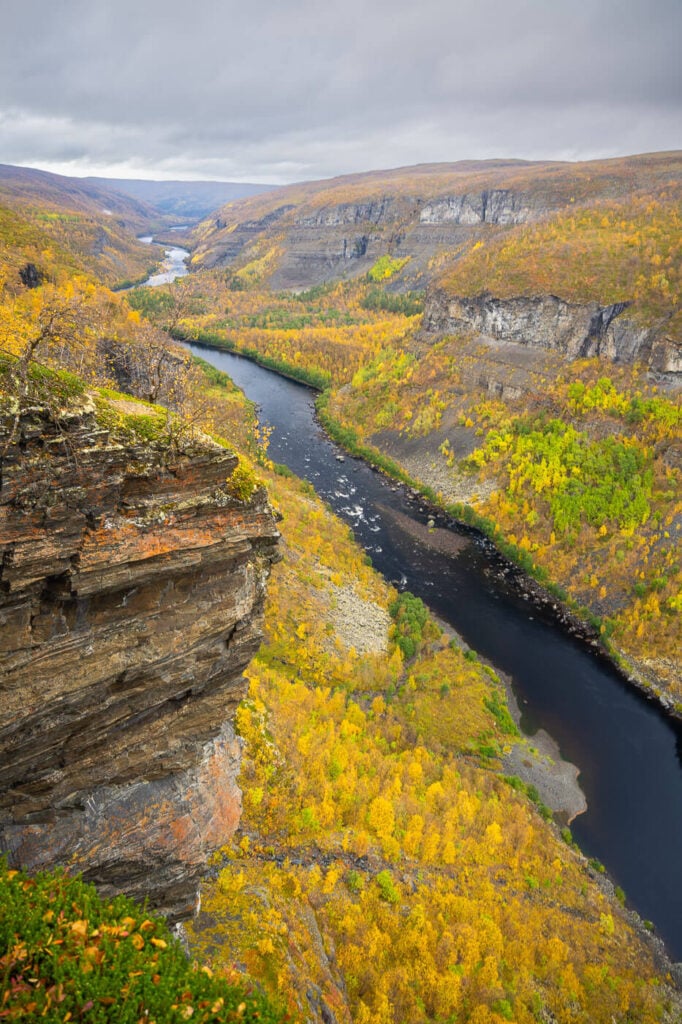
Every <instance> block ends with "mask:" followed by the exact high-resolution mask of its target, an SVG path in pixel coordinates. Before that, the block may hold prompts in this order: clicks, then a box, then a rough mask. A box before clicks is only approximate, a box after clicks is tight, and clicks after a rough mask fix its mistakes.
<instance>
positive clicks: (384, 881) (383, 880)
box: [376, 871, 400, 903]
mask: <svg viewBox="0 0 682 1024" xmlns="http://www.w3.org/2000/svg"><path fill="white" fill-rule="evenodd" d="M376 882H377V885H378V886H379V895H380V897H381V899H382V900H386V902H387V903H399V902H400V893H399V892H398V890H397V889H396V887H395V883H394V882H393V876H392V875H391V872H390V871H380V872H379V874H378V875H377V878H376Z"/></svg>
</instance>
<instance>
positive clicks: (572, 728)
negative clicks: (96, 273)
mask: <svg viewBox="0 0 682 1024" xmlns="http://www.w3.org/2000/svg"><path fill="white" fill-rule="evenodd" d="M190 349H191V351H192V352H193V354H195V355H200V356H201V358H203V359H204V360H206V361H208V362H210V363H211V364H212V365H214V366H216V367H217V368H218V369H220V370H223V371H224V372H226V373H228V374H229V375H230V377H231V378H232V379H233V380H234V381H235V383H236V384H237V385H238V386H239V387H241V388H242V389H243V390H244V392H245V393H246V395H247V396H248V397H249V398H250V399H251V400H253V401H254V402H255V403H256V404H257V406H258V408H259V415H260V420H261V423H262V424H263V425H265V426H269V427H272V428H273V430H272V436H271V440H270V447H269V455H270V457H271V458H272V459H273V460H274V461H276V462H280V463H283V464H285V465H287V466H288V467H289V468H290V469H291V470H292V471H293V472H294V473H296V474H297V475H298V476H300V477H302V478H304V479H306V480H308V481H310V483H311V484H312V485H313V486H314V488H315V490H316V491H317V493H318V494H319V495H320V496H321V497H322V498H323V499H324V500H325V501H327V502H328V503H329V505H330V506H331V507H332V508H333V509H334V511H335V512H336V513H337V514H338V515H339V516H341V517H342V518H343V519H344V520H345V521H346V522H347V523H348V524H349V526H350V527H351V528H352V530H353V532H354V534H355V536H356V538H357V540H358V542H359V543H360V544H361V545H362V546H363V547H364V549H365V550H366V551H367V552H368V554H369V555H370V556H371V558H372V561H373V563H374V565H375V566H376V568H377V569H378V570H379V571H381V572H382V573H383V575H384V576H385V577H386V578H387V579H388V580H389V581H391V582H393V583H394V584H395V585H396V586H397V587H398V588H399V589H407V590H410V591H411V592H412V593H414V594H416V595H417V596H419V597H421V598H422V599H423V600H424V601H425V603H426V604H427V605H428V607H429V608H430V609H431V610H432V611H433V612H434V613H435V614H436V615H437V616H438V617H439V618H440V619H441V621H443V622H444V623H446V624H447V625H448V626H450V627H452V628H453V629H454V630H455V631H456V632H457V633H458V634H459V636H460V637H461V638H462V639H463V640H464V642H465V643H466V644H468V645H470V646H471V647H472V648H473V649H474V650H476V651H478V652H479V653H480V654H481V655H482V656H483V657H484V658H486V659H488V660H489V661H490V662H491V663H492V664H493V665H494V666H495V667H496V668H497V669H498V671H500V672H501V673H502V674H504V675H505V676H506V677H507V678H508V679H510V680H511V685H512V688H513V692H514V695H515V698H516V701H517V703H518V706H519V708H520V710H521V715H520V725H521V729H522V731H523V732H524V733H525V735H526V736H528V737H533V736H536V735H539V734H542V733H544V732H546V733H548V734H549V735H550V736H551V737H552V739H553V740H554V741H555V743H556V744H557V745H558V749H559V751H560V753H561V757H562V758H564V759H565V760H566V761H568V762H571V763H572V764H574V765H576V766H577V768H578V769H579V772H580V775H579V783H580V787H581V789H582V791H583V793H584V797H585V801H586V804H587V809H586V810H585V812H584V813H581V814H579V815H578V816H577V817H575V819H574V820H573V822H572V824H571V830H572V833H573V837H574V839H575V840H576V841H577V842H578V843H579V845H580V847H581V849H582V850H583V852H584V853H585V854H586V855H587V856H589V857H591V858H596V859H598V860H599V861H601V862H603V863H604V865H605V866H606V868H607V869H608V872H609V874H610V875H611V877H612V878H613V880H614V882H615V884H616V885H618V886H620V887H622V889H623V890H624V891H625V893H626V896H627V901H628V905H630V906H632V907H633V908H635V909H636V910H637V912H638V913H639V914H640V915H641V916H642V918H644V919H649V920H651V921H652V922H653V923H654V924H655V927H656V931H657V934H659V935H660V937H661V938H662V939H663V940H664V942H665V943H666V946H667V948H668V951H669V953H670V955H671V956H672V958H673V959H675V960H682V893H680V889H679V886H678V873H679V864H680V860H681V859H682V813H680V812H682V727H680V725H679V724H678V723H677V722H675V721H674V720H673V719H671V718H669V717H667V716H666V715H665V713H664V712H663V710H662V709H661V708H660V707H659V706H658V705H657V704H655V703H653V702H652V701H649V700H647V699H646V698H645V697H644V696H643V695H642V694H640V693H639V692H638V691H637V690H635V689H634V688H633V687H632V686H631V685H630V684H629V683H628V682H627V681H626V680H625V679H624V678H622V676H621V675H620V674H619V673H618V672H617V670H616V669H615V668H614V667H613V666H612V665H611V664H610V663H609V661H608V660H607V659H606V658H605V657H604V656H602V655H601V654H600V653H599V652H598V651H597V650H595V649H594V648H593V647H591V646H590V644H589V643H588V642H586V641H585V640H582V639H580V638H579V637H576V636H573V635H571V634H570V633H569V632H568V631H567V629H566V628H565V626H564V625H563V624H562V623H561V621H560V616H559V615H558V613H557V611H556V610H555V609H554V608H552V606H551V603H550V604H548V605H545V606H539V605H538V604H537V603H535V602H534V601H533V600H532V598H530V597H529V595H528V593H526V592H525V591H524V588H523V586H519V581H518V574H517V573H516V571H515V570H514V569H512V568H511V567H510V566H509V565H508V564H507V563H506V562H505V561H504V560H503V559H502V558H501V557H500V556H499V555H498V554H497V552H496V551H495V549H494V548H493V547H492V545H490V544H489V542H488V541H486V540H485V539H483V538H481V537H480V536H478V535H476V534H474V533H472V532H471V531H469V530H466V528H463V529H462V530H460V529H459V528H458V527H457V525H456V524H455V523H453V522H452V521H450V520H448V519H447V518H446V517H444V516H439V515H438V514H436V513H434V512H433V510H431V509H428V508H426V507H425V506H424V505H423V502H422V501H421V500H420V498H419V497H418V496H415V495H414V494H413V493H411V492H409V491H407V490H406V489H405V488H403V487H400V486H398V485H396V484H395V483H394V482H393V481H391V480H389V479H388V478H386V477H384V476H383V475H382V474H380V473H378V472H376V471H375V470H373V469H371V468H370V467H369V466H368V465H366V464H365V463H363V462H362V461H361V460H359V459H355V458H352V457H350V456H348V455H346V454H345V453H343V452H342V450H341V449H339V448H338V447H337V446H335V445H334V444H332V443H331V442H330V441H329V440H328V438H327V437H326V436H325V434H324V432H323V431H322V429H321V427H320V426H319V424H318V422H317V420H316V418H315V410H314V394H313V392H312V391H311V390H310V389H309V388H307V387H305V386H304V385H301V384H298V383H297V382H295V381H291V380H288V379H285V378H283V377H281V376H278V375H277V374H275V373H273V372H272V371H269V370H267V369H264V368H263V367H260V366H258V365H256V364H255V363H253V362H251V361H249V360H246V359H244V358H242V357H239V356H235V355H232V354H231V353H227V352H222V351H218V350H215V349H210V348H207V347H206V346H202V345H198V344H192V345H190ZM430 521H431V523H430ZM541 731H542V733H541ZM531 742H532V740H531Z"/></svg>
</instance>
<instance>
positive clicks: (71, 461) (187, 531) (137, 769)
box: [0, 403, 278, 920]
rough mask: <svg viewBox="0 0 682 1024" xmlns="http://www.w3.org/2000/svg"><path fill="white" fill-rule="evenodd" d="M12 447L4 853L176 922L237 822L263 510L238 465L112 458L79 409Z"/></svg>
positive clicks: (265, 532)
mask: <svg viewBox="0 0 682 1024" xmlns="http://www.w3.org/2000/svg"><path fill="white" fill-rule="evenodd" d="M5 426H6V428H8V424H6V425H5ZM8 436H9V435H8V429H5V436H4V438H3V437H0V452H2V451H3V449H4V455H3V457H2V465H1V471H2V482H1V489H0V552H1V554H2V566H1V569H0V622H1V623H2V630H1V633H0V688H1V691H2V700H1V701H0V776H1V777H2V780H3V785H2V789H1V791H0V847H1V848H3V849H4V850H6V851H7V853H8V856H9V858H10V860H11V861H12V862H14V863H16V864H21V865H22V866H25V867H27V868H29V869H36V868H40V867H43V866H48V865H52V864H55V863H62V864H68V865H72V866H73V867H74V868H76V869H77V870H80V871H83V874H84V875H85V877H86V878H87V879H90V880H93V881H96V882H97V883H98V884H99V885H100V887H101V889H102V890H103V891H104V892H116V891H120V890H123V891H125V892H127V893H130V894H132V895H135V896H149V897H150V899H151V902H152V903H153V905H155V906H156V907H158V908H159V909H161V910H162V911H163V912H164V913H166V914H168V915H169V917H170V918H171V919H175V920H177V919H180V918H182V917H185V916H187V915H188V914H189V913H191V911H192V908H193V906H194V902H195V894H196V889H197V882H198V878H199V876H200V874H201V871H202V868H203V865H204V864H205V861H206V857H207V856H208V854H209V853H210V852H211V850H213V849H215V848H217V847H219V846H220V845H222V844H223V843H224V842H225V841H226V840H227V838H228V837H229V835H230V834H231V833H232V831H233V830H234V828H235V827H236V825H237V822H238V819H239V813H240V796H239V791H238V788H237V785H236V775H237V772H238V760H239V746H238V741H237V740H236V738H235V736H234V732H233V730H232V724H231V721H232V717H233V712H234V709H235V706H236V704H237V703H238V702H239V700H240V699H241V697H242V695H243V683H242V679H241V673H242V670H243V668H244V667H245V665H246V664H247V663H248V661H249V659H250V658H251V657H252V656H253V654H254V653H255V651H256V649H257V647H258V645H259V643H260V638H261V620H262V607H263V599H264V585H265V580H266V578H267V575H268V572H269V569H270V565H271V563H272V561H273V560H274V559H275V557H276V543H277V537H278V533H277V529H276V525H275V522H274V520H273V516H272V513H271V511H270V509H269V507H268V504H267V497H266V494H265V492H264V491H263V490H262V489H260V488H259V489H257V490H256V491H255V493H254V494H253V495H252V496H251V497H250V498H249V499H248V500H241V499H240V498H238V497H236V496H235V494H234V493H232V492H231V477H232V474H233V473H234V470H235V467H236V466H237V464H238V459H237V457H236V456H235V455H234V454H233V453H231V452H229V451H226V450H225V449H223V448H221V447H219V446H218V445H217V444H214V443H213V442H211V441H209V440H208V439H204V440H202V441H201V442H200V443H199V442H192V444H191V445H186V446H185V447H184V450H182V451H180V452H176V453H175V454H173V455H171V452H170V450H169V449H168V448H167V447H166V448H165V449H163V447H162V446H161V447H160V446H159V445H157V444H153V443H146V442H145V443H144V444H141V443H134V442H133V441H131V440H125V441H122V440H121V438H120V437H118V438H114V437H112V435H110V433H109V431H108V430H107V429H106V428H105V427H103V426H102V425H101V424H100V423H99V422H98V419H97V417H96V415H95V411H94V408H92V407H90V406H88V405H87V403H86V404H85V406H84V407H83V408H80V409H78V410H76V411H73V412H71V413H69V414H68V415H66V416H63V417H61V418H60V419H59V421H58V422H57V421H55V418H54V417H52V416H51V415H50V414H49V413H48V412H47V411H46V410H44V409H33V410H30V411H28V412H26V413H25V414H24V415H23V416H22V418H21V422H20V424H19V429H18V430H17V432H16V434H15V436H14V437H13V439H12V440H11V441H9V442H8ZM232 490H233V491H234V490H237V488H234V487H233V488H232Z"/></svg>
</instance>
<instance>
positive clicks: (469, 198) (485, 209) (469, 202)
mask: <svg viewBox="0 0 682 1024" xmlns="http://www.w3.org/2000/svg"><path fill="white" fill-rule="evenodd" d="M534 205H535V207H536V208H537V204H533V202H532V201H531V199H530V197H529V196H526V195H524V194H523V193H519V192H512V191H511V190H510V189H499V188H498V189H490V190H488V189H484V190H483V191H482V192H479V193H474V194H471V195H468V194H464V195H459V196H446V197H445V198H443V199H436V200H435V201H433V202H430V203H427V204H426V205H425V206H423V207H422V209H421V211H420V213H419V220H420V223H422V224H447V223H453V224H524V223H525V222H526V221H529V220H533V219H534V214H535V213H536V209H534Z"/></svg>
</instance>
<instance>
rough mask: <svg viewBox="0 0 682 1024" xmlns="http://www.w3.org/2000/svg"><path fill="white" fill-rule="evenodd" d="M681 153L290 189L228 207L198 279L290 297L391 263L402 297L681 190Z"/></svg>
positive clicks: (213, 223)
mask: <svg viewBox="0 0 682 1024" xmlns="http://www.w3.org/2000/svg"><path fill="white" fill-rule="evenodd" d="M681 173H682V171H681V164H680V160H679V154H676V153H653V154H644V155H640V156H633V157H627V158H622V159H618V160H594V161H587V162H584V163H570V164H569V163H563V162H552V161H538V162H530V161H522V160H486V161H460V162H459V163H452V164H422V165H417V166H415V167H402V168H397V169H394V170H387V171H372V172H368V173H366V174H355V175H345V176H343V177H339V178H332V179H329V180H326V181H319V182H306V183H303V184H298V185H289V186H284V187H282V188H278V189H275V190H273V191H272V192H269V193H268V194H267V195H258V196H253V197H250V198H248V199H245V200H240V201H236V202H232V203H229V204H228V205H227V206H224V207H222V209H221V210H219V211H218V212H217V214H216V215H214V216H212V217H211V218H208V219H207V220H205V221H204V222H203V223H202V224H201V225H200V226H199V227H198V229H197V230H196V232H195V248H194V253H193V257H192V264H191V266H192V269H194V270H200V269H210V268H213V267H230V268H232V269H234V271H235V272H236V273H239V272H240V271H243V270H244V269H245V268H248V271H247V273H248V274H249V275H250V279H251V280H254V279H256V278H257V279H259V280H261V281H262V282H264V283H266V284H267V285H268V286H270V287H272V288H275V289H281V288H291V289H306V288H310V287H311V286H315V285H317V284H320V283H323V282H328V281H333V280H339V279H344V278H355V277H360V276H361V275H363V274H365V273H367V271H368V270H370V269H371V267H372V266H373V264H374V263H375V261H376V260H377V259H379V258H380V257H381V256H383V255H385V254H386V253H389V254H390V255H391V256H392V257H393V258H394V259H398V260H404V261H405V263H404V265H403V266H402V268H401V269H400V271H399V272H398V273H397V274H396V275H395V278H394V279H393V280H392V282H391V287H392V288H394V289H395V290H398V291H400V290H408V289H415V288H417V289H421V288H424V287H426V286H427V285H428V284H429V283H430V282H431V281H433V280H434V279H435V278H436V277H437V276H438V274H439V272H440V271H441V269H442V267H443V266H444V265H452V264H453V262H456V261H457V260H458V259H459V258H460V256H461V255H462V254H463V253H464V252H466V251H467V249H468V248H469V247H470V246H471V245H475V244H476V243H477V242H483V243H487V241H488V240H489V239H491V238H495V237H497V236H498V235H500V234H502V235H504V234H505V233H507V232H509V231H512V230H514V229H516V228H521V227H523V226H524V225H533V224H536V223H538V222H542V221H544V220H547V219H548V218H550V217H552V216H554V215H557V214H559V213H560V212H561V211H573V210H577V209H583V208H591V207H593V206H595V205H596V204H613V203H620V202H622V200H623V199H624V198H628V199H632V198H635V197H636V198H649V197H659V196H661V195H664V194H666V190H671V189H672V190H677V189H678V188H679V182H680V174H681Z"/></svg>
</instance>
